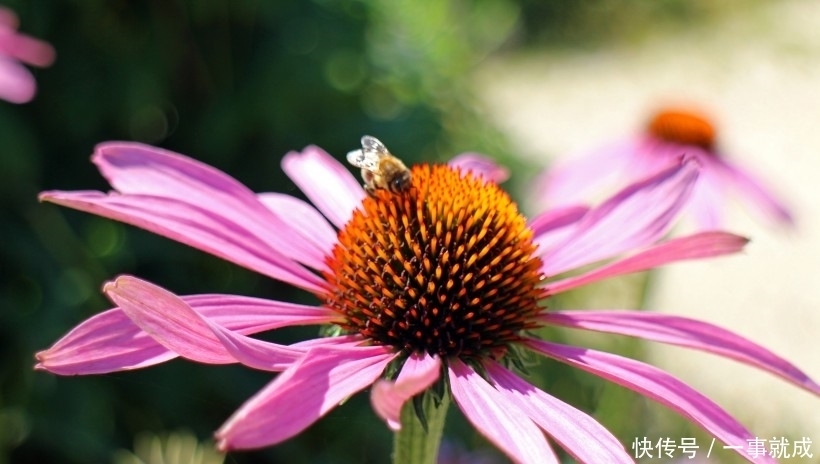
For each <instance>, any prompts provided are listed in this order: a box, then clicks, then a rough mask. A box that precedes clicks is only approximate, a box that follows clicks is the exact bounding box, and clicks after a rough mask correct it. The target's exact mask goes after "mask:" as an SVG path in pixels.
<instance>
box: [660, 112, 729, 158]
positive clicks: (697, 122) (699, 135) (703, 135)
mask: <svg viewBox="0 0 820 464" xmlns="http://www.w3.org/2000/svg"><path fill="white" fill-rule="evenodd" d="M648 129H649V133H650V134H651V135H653V136H655V137H657V138H659V139H661V140H664V141H666V142H672V143H679V144H681V145H694V146H697V147H700V148H703V149H704V150H706V151H711V150H712V149H713V148H714V145H715V126H714V125H713V124H712V123H711V122H710V121H709V120H708V119H707V118H706V117H705V116H703V115H700V114H697V113H694V112H691V111H685V110H665V111H661V112H659V113H658V114H656V115H655V116H654V117H653V118H652V119H651V120H650V121H649V127H648Z"/></svg>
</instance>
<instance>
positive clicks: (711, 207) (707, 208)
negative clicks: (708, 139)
mask: <svg viewBox="0 0 820 464" xmlns="http://www.w3.org/2000/svg"><path fill="white" fill-rule="evenodd" d="M704 156H708V155H704ZM702 164H703V165H704V166H706V168H704V169H703V170H702V171H701V175H700V178H698V182H697V184H696V185H695V188H694V189H692V196H691V197H690V198H689V204H688V205H687V207H686V212H685V213H684V214H687V215H691V216H692V217H693V218H694V222H695V226H696V227H697V229H698V230H718V229H721V228H722V227H723V222H724V216H725V210H726V202H727V200H728V199H729V198H728V195H727V194H728V192H727V190H726V183H725V182H723V181H721V179H720V178H719V177H718V176H717V175H716V173H715V172H714V170H712V169H709V167H710V166H711V165H714V164H715V162H714V161H712V160H711V159H707V160H705V161H702Z"/></svg>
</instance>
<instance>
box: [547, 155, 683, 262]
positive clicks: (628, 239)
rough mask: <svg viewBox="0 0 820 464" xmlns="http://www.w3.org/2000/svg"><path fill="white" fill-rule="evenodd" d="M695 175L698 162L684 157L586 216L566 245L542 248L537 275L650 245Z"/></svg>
mask: <svg viewBox="0 0 820 464" xmlns="http://www.w3.org/2000/svg"><path fill="white" fill-rule="evenodd" d="M697 176H698V164H697V162H695V161H694V160H693V159H684V160H683V161H682V162H681V163H679V164H677V165H673V166H672V167H670V168H668V169H665V170H663V171H661V172H659V173H658V174H655V175H653V176H652V177H649V178H647V179H644V180H642V181H639V182H636V183H634V184H632V185H630V186H628V187H626V188H625V189H623V190H622V191H620V192H619V193H617V194H616V195H614V196H613V197H612V198H610V199H609V200H607V201H605V202H604V203H603V204H601V205H600V206H598V207H596V208H593V209H592V210H591V211H590V212H589V213H588V214H587V215H585V216H584V217H583V218H582V219H581V220H580V221H579V222H578V224H577V225H576V226H575V227H576V229H575V230H574V231H573V233H571V234H570V236H569V238H568V239H567V240H566V241H564V242H561V243H559V244H557V245H556V246H555V247H553V248H552V249H549V250H541V253H542V256H541V259H542V261H543V262H544V265H543V267H542V271H543V272H544V274H546V275H548V276H553V275H557V274H560V273H562V272H565V271H568V270H571V269H575V268H578V267H580V266H584V265H586V264H591V263H594V262H596V261H600V260H602V259H606V258H610V257H613V256H616V255H618V254H620V253H624V252H626V251H630V250H634V249H637V248H641V247H644V246H648V245H651V244H652V243H654V242H655V241H657V240H658V239H660V238H661V237H662V236H663V234H665V233H666V232H667V231H668V230H669V228H670V227H671V225H672V223H673V220H674V219H675V218H676V217H677V214H678V212H679V211H680V210H681V208H683V206H684V205H685V203H686V199H687V197H688V195H689V193H690V191H691V190H692V187H693V186H694V183H695V181H696V179H697Z"/></svg>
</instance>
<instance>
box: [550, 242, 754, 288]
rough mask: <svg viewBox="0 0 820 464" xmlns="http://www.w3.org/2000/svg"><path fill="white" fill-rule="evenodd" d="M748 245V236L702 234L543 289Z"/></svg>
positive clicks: (730, 250) (658, 246)
mask: <svg viewBox="0 0 820 464" xmlns="http://www.w3.org/2000/svg"><path fill="white" fill-rule="evenodd" d="M748 242H749V239H747V238H745V237H741V236H739V235H734V234H730V233H727V232H702V233H699V234H693V235H689V236H686V237H679V238H674V239H671V240H668V241H666V242H663V243H659V244H657V245H654V246H651V247H649V248H647V249H645V250H643V251H641V252H639V253H637V254H635V255H632V256H629V257H627V258H624V259H619V260H617V261H614V262H612V263H609V264H607V265H604V266H601V267H598V268H595V269H593V270H592V271H590V272H587V273H584V274H580V275H577V276H572V277H567V278H566V279H562V280H556V281H555V282H550V283H548V284H546V285H545V286H544V291H545V293H547V294H550V295H555V294H557V293H561V292H565V291H567V290H571V289H573V288H577V287H580V286H582V285H586V284H589V283H592V282H597V281H599V280H603V279H608V278H610V277H615V276H619V275H624V274H630V273H632V272H640V271H646V270H649V269H652V268H655V267H658V266H662V265H665V264H668V263H673V262H676V261H683V260H687V259H700V258H708V257H714V256H721V255H726V254H730V253H737V252H739V251H741V250H742V249H743V247H744V246H745V245H746V244H747V243H748Z"/></svg>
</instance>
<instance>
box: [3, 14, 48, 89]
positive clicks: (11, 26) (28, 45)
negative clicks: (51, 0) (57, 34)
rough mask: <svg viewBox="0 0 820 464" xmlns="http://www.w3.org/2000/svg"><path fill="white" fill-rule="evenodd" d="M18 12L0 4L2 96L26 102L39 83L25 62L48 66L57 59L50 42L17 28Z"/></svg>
mask: <svg viewBox="0 0 820 464" xmlns="http://www.w3.org/2000/svg"><path fill="white" fill-rule="evenodd" d="M18 26H19V23H18V20H17V15H15V14H14V12H13V11H12V10H9V9H8V8H3V7H0V98H1V99H3V100H7V101H10V102H12V103H26V102H27V101H29V100H31V99H32V98H34V93H35V92H36V89H37V84H36V83H35V82H34V76H32V75H31V72H29V71H28V69H26V68H25V66H23V65H22V63H25V64H28V65H32V66H38V67H41V68H42V67H45V66H50V65H51V63H52V62H53V61H54V49H53V48H51V45H49V44H47V43H45V42H43V41H41V40H37V39H35V38H33V37H29V36H27V35H25V34H22V33H20V32H18V31H17V27H18Z"/></svg>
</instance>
